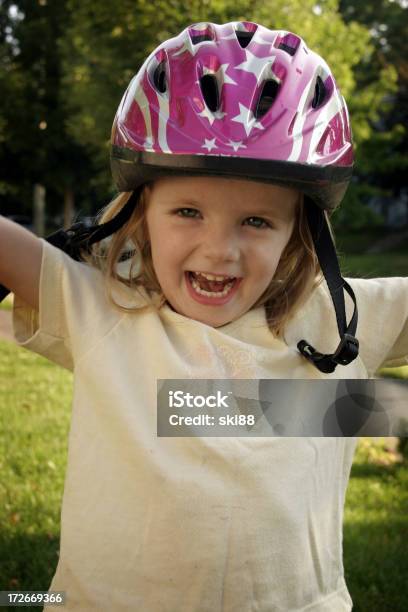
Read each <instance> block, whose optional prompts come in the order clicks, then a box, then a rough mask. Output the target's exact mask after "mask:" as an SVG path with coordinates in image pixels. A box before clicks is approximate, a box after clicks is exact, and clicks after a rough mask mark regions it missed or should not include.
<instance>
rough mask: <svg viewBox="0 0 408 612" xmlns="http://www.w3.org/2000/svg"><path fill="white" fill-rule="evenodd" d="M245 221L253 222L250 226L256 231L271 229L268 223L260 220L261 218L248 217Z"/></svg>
mask: <svg viewBox="0 0 408 612" xmlns="http://www.w3.org/2000/svg"><path fill="white" fill-rule="evenodd" d="M245 221H250V222H251V221H254V223H250V225H251V226H252V227H255V228H256V229H264V228H268V227H270V228H271V227H272V226H271V224H270V223H268V221H265V219H262V218H261V217H248V219H245Z"/></svg>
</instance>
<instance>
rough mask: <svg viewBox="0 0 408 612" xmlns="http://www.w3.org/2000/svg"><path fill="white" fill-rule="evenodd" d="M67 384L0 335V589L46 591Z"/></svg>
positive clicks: (55, 545)
mask: <svg viewBox="0 0 408 612" xmlns="http://www.w3.org/2000/svg"><path fill="white" fill-rule="evenodd" d="M71 385H72V374H71V373H70V372H67V371H66V370H63V369H62V368H59V367H57V366H55V365H54V364H52V363H50V362H49V361H47V360H46V359H44V358H42V357H40V356H38V355H35V354H33V353H30V352H28V351H26V350H23V349H21V348H19V347H17V346H16V345H14V344H12V343H10V342H4V341H0V473H1V480H0V499H1V500H2V503H1V504H0V525H1V528H0V550H1V555H0V590H15V589H23V590H24V589H25V590H47V589H48V587H49V585H50V582H51V578H52V576H53V574H54V572H55V569H56V566H57V561H58V550H59V533H60V507H61V500H62V492H63V483H64V476H65V467H66V453H67V441H68V428H69V419H70V406H71V396H72V391H71ZM10 609H13V608H10ZM34 609H35V610H38V608H33V610H34ZM16 610H17V608H16Z"/></svg>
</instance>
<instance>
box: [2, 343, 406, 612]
mask: <svg viewBox="0 0 408 612" xmlns="http://www.w3.org/2000/svg"><path fill="white" fill-rule="evenodd" d="M71 399H72V374H71V373H70V372H67V371H66V370H63V369H62V368H60V367H58V366H56V365H54V364H52V363H50V362H48V361H47V360H45V359H43V358H42V357H40V356H38V355H35V354H33V353H30V352H29V351H26V350H24V349H21V348H19V347H17V346H16V345H14V344H12V343H9V342H3V341H0V470H1V475H2V477H1V481H0V499H1V500H2V503H1V504H0V550H1V555H0V590H17V589H21V590H47V589H48V588H49V585H50V582H51V579H52V576H53V574H54V572H55V569H56V566H57V561H58V550H59V534H60V508H61V500H62V493H63V481H64V477H65V469H66V458H67V441H68V432H69V421H70V413H71ZM392 440H393V439H387V438H379V439H370V438H361V439H360V442H359V446H358V450H357V453H356V456H355V461H354V464H353V469H352V476H351V480H350V484H349V488H348V493H347V499H346V509H345V525H344V566H345V573H346V580H347V584H348V587H349V590H350V593H351V596H352V599H353V601H354V608H353V612H367V611H370V612H371V611H374V612H383V611H384V612H386V611H387V612H388V611H390V610H392V612H403V611H405V610H408V589H407V586H406V576H407V575H408V567H407V555H406V541H407V536H408V517H407V513H406V508H407V506H408V493H407V492H408V465H407V461H406V460H405V461H403V459H402V456H401V455H400V454H398V452H397V451H396V450H395V448H393V447H391V441H392ZM388 447H389V448H388ZM3 500H4V502H3ZM9 609H10V610H13V609H15V610H16V611H17V610H18V608H9ZM32 609H33V610H38V608H32Z"/></svg>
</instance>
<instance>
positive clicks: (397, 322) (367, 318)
mask: <svg viewBox="0 0 408 612" xmlns="http://www.w3.org/2000/svg"><path fill="white" fill-rule="evenodd" d="M347 281H348V282H349V284H350V285H351V286H352V288H353V290H354V292H355V295H356V299H357V305H358V327H357V337H358V338H359V340H360V354H361V357H362V360H363V362H364V364H365V365H366V368H367V370H368V372H369V374H370V375H372V374H374V373H375V372H376V371H377V370H378V369H379V368H380V367H386V366H389V367H391V366H401V365H407V364H408V278H405V277H392V278H374V279H362V278H358V279H356V278H348V279H347Z"/></svg>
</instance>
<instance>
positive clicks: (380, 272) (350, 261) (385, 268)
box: [339, 253, 408, 278]
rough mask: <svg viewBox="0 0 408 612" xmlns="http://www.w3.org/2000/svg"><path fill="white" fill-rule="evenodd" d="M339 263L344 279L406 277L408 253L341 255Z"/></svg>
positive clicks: (407, 272) (407, 273)
mask: <svg viewBox="0 0 408 612" xmlns="http://www.w3.org/2000/svg"><path fill="white" fill-rule="evenodd" d="M339 261H340V269H341V272H342V275H343V276H346V277H360V278H377V277H382V276H408V253H407V254H406V255H405V254H400V253H379V254H375V255H374V254H373V255H366V254H365V255H344V254H343V255H340V257H339Z"/></svg>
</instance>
